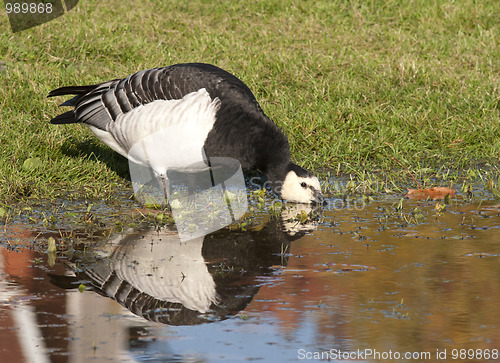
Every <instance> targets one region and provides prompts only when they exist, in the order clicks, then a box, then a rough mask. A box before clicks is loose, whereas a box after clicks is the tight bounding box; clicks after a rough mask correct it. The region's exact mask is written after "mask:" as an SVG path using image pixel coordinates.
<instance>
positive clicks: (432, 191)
mask: <svg viewBox="0 0 500 363" xmlns="http://www.w3.org/2000/svg"><path fill="white" fill-rule="evenodd" d="M455 193H456V192H455V190H453V189H451V188H446V187H434V188H427V189H408V194H406V195H405V197H407V198H410V199H432V200H438V199H439V200H440V199H444V198H445V197H446V196H447V195H449V196H450V198H451V197H453V196H455Z"/></svg>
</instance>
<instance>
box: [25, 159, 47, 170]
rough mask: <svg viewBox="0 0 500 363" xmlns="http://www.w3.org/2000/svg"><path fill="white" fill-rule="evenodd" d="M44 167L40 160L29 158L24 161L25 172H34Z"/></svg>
mask: <svg viewBox="0 0 500 363" xmlns="http://www.w3.org/2000/svg"><path fill="white" fill-rule="evenodd" d="M42 165H43V163H42V160H40V158H28V159H26V160H24V163H23V169H24V170H33V169H37V168H39V167H41V166H42Z"/></svg>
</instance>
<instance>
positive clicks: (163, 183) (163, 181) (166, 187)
mask: <svg viewBox="0 0 500 363" xmlns="http://www.w3.org/2000/svg"><path fill="white" fill-rule="evenodd" d="M158 179H160V180H159V184H160V187H161V188H162V192H163V197H164V199H165V204H168V199H169V198H170V180H168V176H167V173H165V174H160V175H159V177H158Z"/></svg>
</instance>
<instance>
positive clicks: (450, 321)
mask: <svg viewBox="0 0 500 363" xmlns="http://www.w3.org/2000/svg"><path fill="white" fill-rule="evenodd" d="M482 198H483V199H480V198H478V197H473V198H472V199H471V200H465V199H463V198H461V197H459V198H458V199H457V200H455V201H453V200H452V202H451V204H450V205H448V206H447V207H446V209H445V210H444V211H438V210H436V209H435V208H436V204H437V202H432V201H412V200H404V201H403V202H402V209H399V210H398V205H399V202H400V199H401V196H376V197H374V198H373V199H371V200H369V201H368V202H367V203H362V199H361V198H355V199H352V200H351V199H349V200H341V199H339V200H336V199H330V200H329V202H330V203H329V205H328V206H327V207H325V208H324V209H323V210H322V211H321V212H320V213H319V215H316V216H315V217H313V218H306V219H304V218H300V217H295V216H296V215H297V214H298V213H299V211H298V210H294V211H285V212H283V213H282V216H279V217H276V218H275V217H271V216H270V215H269V214H268V212H267V209H266V208H264V209H263V210H262V211H261V210H259V208H256V209H255V210H254V212H252V213H250V214H249V219H248V221H250V223H249V225H247V226H246V227H245V228H244V229H245V230H242V229H241V228H238V227H237V226H233V228H231V229H227V228H226V229H224V230H219V231H217V232H214V233H212V234H210V235H207V236H205V237H200V238H198V239H195V240H192V241H188V242H185V243H181V242H180V241H179V239H178V236H177V234H176V232H175V230H173V229H172V228H168V227H163V228H161V229H158V228H156V229H155V228H154V226H152V225H147V224H144V225H141V226H140V227H135V228H129V227H124V228H123V229H122V230H121V231H118V232H117V231H116V230H117V229H116V228H114V227H113V228H110V227H109V223H108V224H107V225H106V224H102V225H103V227H102V228H101V227H100V226H101V224H99V223H100V222H96V221H95V220H88V221H87V222H86V223H88V225H91V226H92V228H90V229H91V230H92V232H91V233H89V232H88V229H87V230H86V231H85V233H83V232H81V231H80V230H79V228H80V227H78V226H77V224H76V223H75V224H72V223H73V221H75V220H78V221H80V220H81V219H82V215H83V214H84V209H85V208H84V207H81V208H80V209H78V208H77V207H75V208H74V210H73V211H72V212H68V208H69V207H68V205H69V204H68V205H59V207H58V208H53V209H52V210H50V211H44V212H43V213H42V214H40V215H37V216H35V214H36V213H35V212H33V211H32V214H31V217H28V216H27V215H28V214H29V213H28V214H26V213H25V214H26V215H24V214H23V216H21V217H19V218H17V219H16V220H15V222H10V223H6V224H5V226H3V228H2V233H0V242H1V245H0V353H1V356H2V361H5V362H89V361H96V362H141V361H147V362H164V361H178V362H218V361H228V362H234V361H248V360H256V361H263V362H268V361H269V362H280V361H302V360H308V359H323V360H328V359H330V360H333V361H336V360H339V361H344V360H348V359H350V360H356V361H366V362H373V361H413V362H423V361H429V362H431V361H437V360H439V358H446V360H447V361H468V362H472V361H481V360H484V358H485V357H486V358H491V360H492V361H493V360H497V361H498V360H500V357H499V353H498V349H500V333H499V328H500V308H499V301H500V234H499V229H498V228H499V227H500V207H498V206H497V205H495V204H496V202H495V200H494V199H493V197H491V196H488V195H487V194H485V195H483V197H482ZM441 203H442V202H441ZM100 208H101V209H100ZM122 208H123V210H122V211H117V210H113V213H117V214H119V213H125V212H126V210H127V208H128V209H130V210H132V209H133V208H134V207H133V205H124V206H123V207H122ZM130 210H129V212H130ZM306 212H310V211H309V210H307V211H306ZM93 213H94V215H96V216H97V218H99V217H100V215H104V214H106V213H107V214H108V215H110V214H112V213H111V210H109V209H108V210H107V209H106V207H105V206H101V207H99V206H96V207H94V209H93ZM294 217H295V218H294ZM30 218H31V219H30ZM42 222H43V223H42ZM104 225H105V226H104ZM50 237H52V238H54V240H55V241H56V243H57V247H58V252H57V254H56V253H48V252H47V250H46V249H47V241H48V240H49V238H50ZM495 358H496V359H495ZM441 361H443V359H441Z"/></svg>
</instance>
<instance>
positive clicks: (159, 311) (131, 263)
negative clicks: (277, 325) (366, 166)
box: [51, 206, 316, 325]
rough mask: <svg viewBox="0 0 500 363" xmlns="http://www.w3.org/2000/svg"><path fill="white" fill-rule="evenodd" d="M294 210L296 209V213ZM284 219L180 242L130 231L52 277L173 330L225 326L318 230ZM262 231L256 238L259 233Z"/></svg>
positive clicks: (88, 250)
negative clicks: (295, 244)
mask: <svg viewBox="0 0 500 363" xmlns="http://www.w3.org/2000/svg"><path fill="white" fill-rule="evenodd" d="M294 208H297V207H296V206H294ZM302 209H303V212H302V211H298V210H292V209H290V207H288V209H286V210H284V211H283V217H282V218H279V219H271V220H270V221H269V222H268V223H266V224H265V225H264V226H259V228H256V229H255V230H249V231H241V230H238V231H231V230H229V229H222V230H219V231H216V232H214V233H211V234H209V235H206V236H204V237H198V238H194V239H192V240H189V241H186V242H181V240H180V238H179V235H178V234H177V231H176V230H175V229H174V228H168V227H163V228H162V229H160V230H154V229H151V228H150V229H148V228H145V229H139V230H129V231H127V232H126V233H121V234H118V235H115V236H114V237H111V238H110V239H108V240H106V241H103V242H102V243H98V244H96V245H93V246H91V247H89V245H88V243H86V244H85V246H81V249H80V248H79V247H78V246H76V251H75V253H74V255H73V257H72V259H71V263H70V265H69V266H70V267H71V269H72V276H60V275H51V279H52V282H53V283H54V284H55V285H57V286H59V287H63V288H77V287H78V286H79V285H80V284H84V285H85V286H86V287H87V288H90V289H92V290H93V291H95V292H97V293H99V294H100V295H103V296H106V297H109V298H112V299H114V300H116V301H117V302H118V303H120V304H121V305H123V306H124V307H126V308H127V309H128V310H130V311H131V312H132V313H133V314H135V315H137V316H140V317H143V318H145V319H147V320H150V321H155V322H160V323H164V324H169V325H194V324H202V323H207V322H213V321H219V320H224V319H226V318H228V317H231V316H234V315H235V314H237V313H238V312H239V311H241V310H243V309H244V308H245V307H246V306H247V305H248V304H249V303H250V302H251V300H252V299H253V297H254V296H255V295H256V294H257V292H258V291H259V284H260V282H259V278H261V277H262V276H265V275H269V274H271V273H272V271H273V266H274V267H275V266H283V265H286V257H285V258H284V256H283V251H289V246H290V243H291V242H292V241H293V240H296V239H298V238H300V237H302V236H303V235H304V234H305V233H306V232H307V231H310V230H311V229H314V228H315V227H316V225H315V222H313V221H312V220H309V221H308V222H304V221H300V220H294V216H296V215H297V214H298V213H310V212H311V207H308V206H302ZM257 229H258V230H257Z"/></svg>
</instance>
